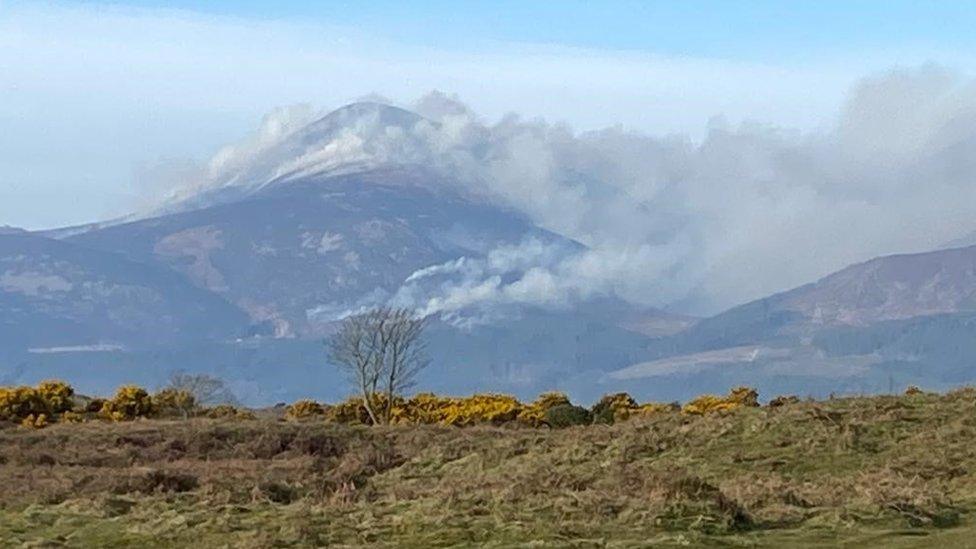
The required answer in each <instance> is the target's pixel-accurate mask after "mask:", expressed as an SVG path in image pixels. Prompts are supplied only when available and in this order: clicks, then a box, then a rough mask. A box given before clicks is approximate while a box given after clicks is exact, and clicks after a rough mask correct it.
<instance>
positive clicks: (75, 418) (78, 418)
mask: <svg viewBox="0 0 976 549" xmlns="http://www.w3.org/2000/svg"><path fill="white" fill-rule="evenodd" d="M61 421H62V422H64V423H83V422H84V421H85V415H84V414H79V413H78V412H72V411H70V410H69V411H67V412H65V413H63V414H61Z"/></svg>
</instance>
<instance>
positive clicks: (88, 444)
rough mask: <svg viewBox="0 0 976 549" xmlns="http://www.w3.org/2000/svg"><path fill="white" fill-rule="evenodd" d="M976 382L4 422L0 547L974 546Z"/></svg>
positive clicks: (0, 449) (0, 443)
mask: <svg viewBox="0 0 976 549" xmlns="http://www.w3.org/2000/svg"><path fill="white" fill-rule="evenodd" d="M974 472H976V391H973V390H962V391H957V392H954V393H952V394H949V395H932V394H922V395H914V396H904V397H890V396H889V397H871V398H850V399H834V400H829V401H822V402H801V403H797V404H792V405H789V406H786V407H783V408H776V409H772V408H755V409H741V410H737V411H734V412H730V413H725V414H721V415H710V416H706V417H689V416H684V415H681V414H678V413H667V414H662V415H659V416H654V417H650V418H638V419H632V420H630V421H627V422H624V423H618V424H616V425H612V426H605V425H594V426H586V427H573V428H568V429H562V430H552V431H550V430H547V429H529V428H508V427H472V428H449V427H437V426H410V427H407V426H404V427H386V428H366V427H353V426H341V425H329V424H324V423H286V422H281V421H275V420H273V419H260V420H256V421H237V422H233V421H215V420H200V419H195V420H189V421H139V422H134V423H128V424H108V423H100V422H94V423H88V424H83V425H56V426H53V427H50V428H47V429H44V430H40V431H32V430H28V429H24V428H19V427H8V428H5V429H2V430H0V486H3V488H4V491H3V492H2V493H0V542H2V543H0V546H8V545H9V546H19V545H23V544H34V545H39V546H44V545H45V544H46V545H48V546H69V547H93V546H98V547H125V546H146V547H157V546H158V547H187V546H208V547H209V546H215V547H222V546H226V547H307V546H366V545H369V546H390V547H394V546H395V547H437V546H472V545H478V546H498V547H511V546H540V547H564V546H573V547H580V546H582V547H590V546H592V547H641V546H649V545H653V546H664V547H667V546H721V547H755V546H767V547H786V546H789V547H837V546H849V547H880V546H884V547H931V546H936V545H938V546H943V547H967V546H972V545H974V543H976V514H973V512H972V511H973V510H974V509H976V475H974Z"/></svg>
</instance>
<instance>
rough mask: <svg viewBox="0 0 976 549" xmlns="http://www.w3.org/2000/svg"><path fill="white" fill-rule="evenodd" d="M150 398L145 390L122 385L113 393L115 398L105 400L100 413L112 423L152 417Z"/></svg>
mask: <svg viewBox="0 0 976 549" xmlns="http://www.w3.org/2000/svg"><path fill="white" fill-rule="evenodd" d="M153 412H154V407H153V402H152V397H150V396H149V393H148V392H146V390H145V389H143V388H142V387H139V386H136V385H123V386H122V387H119V388H118V390H116V391H115V396H114V397H112V398H111V399H110V400H106V401H105V404H103V405H102V410H101V413H102V415H103V416H104V417H105V418H106V419H110V420H112V421H131V420H133V419H136V418H145V417H150V416H152V415H153Z"/></svg>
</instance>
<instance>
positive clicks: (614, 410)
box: [591, 393, 637, 424]
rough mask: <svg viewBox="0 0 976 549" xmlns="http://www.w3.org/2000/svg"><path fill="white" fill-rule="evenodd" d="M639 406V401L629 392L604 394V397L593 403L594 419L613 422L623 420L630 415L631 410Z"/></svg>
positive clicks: (596, 421)
mask: <svg viewBox="0 0 976 549" xmlns="http://www.w3.org/2000/svg"><path fill="white" fill-rule="evenodd" d="M636 408H637V401H636V400H634V399H633V398H631V396H630V395H628V394H627V393H614V394H611V395H604V396H603V398H601V399H600V400H599V402H597V403H596V404H594V405H593V408H592V409H591V411H592V413H593V421H594V422H595V423H607V424H611V423H614V422H617V421H623V420H625V419H627V418H628V417H630V415H631V412H632V411H633V410H634V409H636Z"/></svg>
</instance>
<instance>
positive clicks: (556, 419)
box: [545, 404, 593, 429]
mask: <svg viewBox="0 0 976 549" xmlns="http://www.w3.org/2000/svg"><path fill="white" fill-rule="evenodd" d="M592 421H593V417H592V416H591V415H590V411H589V410H587V409H586V408H583V407H582V406H574V405H572V404H559V405H557V406H553V407H552V408H549V409H548V410H546V416H545V423H546V425H549V426H550V427H552V428H554V429H562V428H564V427H572V426H574V425H586V424H588V423H590V422H592Z"/></svg>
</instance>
